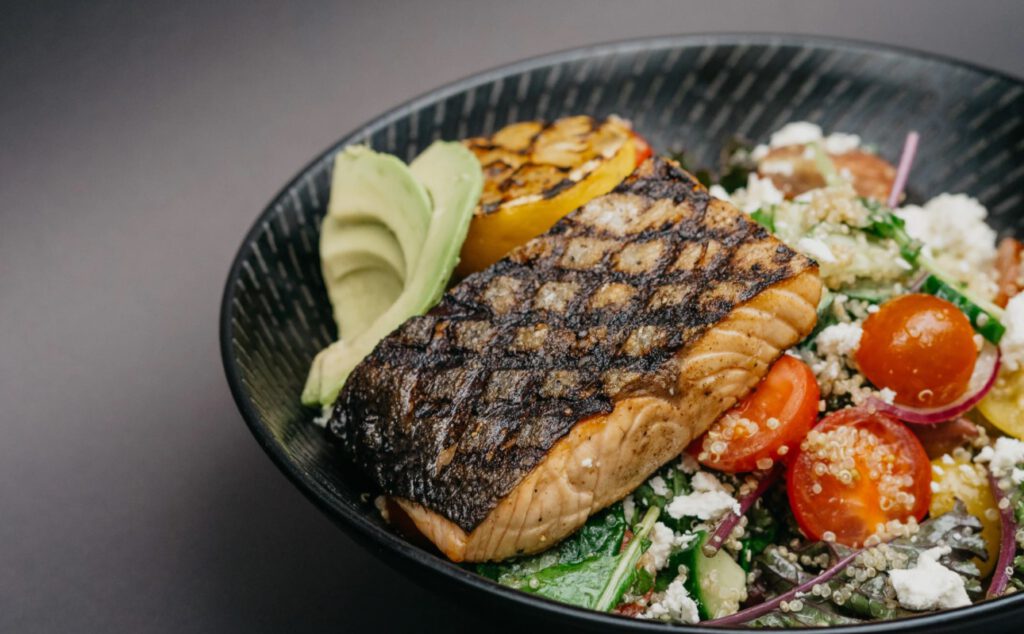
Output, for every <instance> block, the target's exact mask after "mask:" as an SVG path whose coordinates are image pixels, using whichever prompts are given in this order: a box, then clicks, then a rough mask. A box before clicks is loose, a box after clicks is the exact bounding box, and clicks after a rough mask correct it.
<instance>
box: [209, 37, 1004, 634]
mask: <svg viewBox="0 0 1024 634" xmlns="http://www.w3.org/2000/svg"><path fill="white" fill-rule="evenodd" d="M579 113H587V114H593V115H608V114H612V113H616V114H619V115H622V116H624V117H627V118H629V119H631V120H632V121H633V124H634V125H635V127H636V128H637V129H638V130H639V131H640V132H641V133H642V134H643V135H644V136H645V137H647V138H648V139H649V140H650V141H651V142H652V143H653V145H654V146H655V149H656V150H658V151H661V152H665V151H668V150H679V149H682V148H685V149H686V152H687V155H688V157H691V158H692V159H693V160H694V162H695V163H698V164H700V163H703V164H714V163H715V162H716V161H717V158H718V153H719V152H720V148H721V147H722V146H723V144H725V143H726V142H727V141H728V140H729V139H730V137H732V136H733V135H736V134H739V135H742V136H745V137H748V138H751V139H764V138H766V136H767V135H768V134H769V133H770V132H771V131H773V130H775V129H777V128H779V127H780V126H781V125H783V124H784V123H786V122H788V121H796V120H810V121H814V122H817V123H819V124H821V125H822V126H823V127H824V128H825V129H826V130H840V131H847V132H855V133H858V134H860V135H861V136H862V137H863V138H864V139H865V140H866V142H868V143H872V144H875V145H876V146H877V147H878V149H879V151H880V152H881V154H882V155H883V156H886V157H889V158H890V159H893V160H894V159H895V158H897V156H898V153H899V150H900V146H901V144H902V142H903V138H904V135H905V134H906V132H907V131H908V130H910V129H916V130H918V131H919V132H920V133H921V139H922V141H921V149H920V153H919V155H918V156H919V159H918V161H917V163H916V165H915V167H914V171H913V174H912V178H911V183H910V193H911V195H912V197H914V198H918V199H920V198H925V197H929V196H932V195H934V194H938V193H940V192H944V191H949V192H968V193H970V194H971V195H973V196H976V197H977V198H979V199H980V200H981V202H982V203H983V204H984V205H986V206H987V207H988V208H989V210H990V212H991V214H992V218H991V221H992V223H994V224H995V226H996V227H997V228H998V229H1000V230H1001V231H1004V232H1013V231H1016V230H1017V229H1018V227H1020V225H1021V223H1022V221H1024V214H1022V213H1021V212H1022V208H1024V203H1022V192H1024V162H1022V161H1021V158H1022V156H1024V119H1022V117H1024V84H1022V83H1021V81H1019V80H1017V79H1013V78H1010V77H1007V76H1004V75H1001V74H998V73H995V72H992V71H988V70H983V69H979V68H975V67H972V66H969V65H966V64H962V63H959V62H955V61H950V60H945V59H939V58H936V57H933V56H928V55H921V54H919V53H913V52H908V51H902V50H894V49H891V48H886V47H880V46H876V45H868V44H858V43H850V42H839V41H832V40H821V39H811V38H805V37H788V36H763V35H726V36H719V35H713V36H694V37H669V38H659V39H647V40H638V41H630V42H621V43H615V44H608V45H602V46H595V47H592V48H584V49H577V50H572V51H566V52H563V53H558V54H555V55H549V56H546V57H541V58H537V59H533V60H529V61H526V62H522V63H518V64H514V65H511V66H507V67H504V68H500V69H497V70H493V71H490V72H486V73H481V74H479V75H476V76H473V77H470V78H468V79H465V80H463V81H460V82H457V83H455V84H451V85H449V86H445V87H443V88H440V89H438V90H436V91H434V92H432V93H430V94H428V95H425V96H423V97H420V98H419V99H416V100H414V101H412V102H410V103H407V104H405V105H403V106H400V107H399V108H397V109H395V110H392V111H391V112H388V113H386V114H383V115H381V116H380V117H378V118H377V119H375V120H373V121H372V122H370V123H368V124H367V125H365V126H363V127H362V128H359V129H358V130H356V131H355V132H353V133H351V134H350V135H348V136H346V137H345V138H344V139H342V140H341V141H339V142H338V143H336V144H335V145H334V146H333V147H331V148H330V149H329V150H328V151H327V152H325V153H323V154H322V155H321V156H319V157H318V158H316V159H315V160H314V161H313V162H312V163H311V164H309V165H308V166H307V167H306V168H305V169H303V170H302V171H301V172H299V175H298V176H296V177H295V178H294V179H293V180H292V181H291V182H290V183H289V184H288V185H287V186H285V188H284V189H283V190H282V191H281V193H280V194H279V195H278V196H277V197H276V198H275V199H274V200H273V201H272V202H271V203H270V205H269V206H268V207H267V208H266V209H265V210H264V211H263V213H262V214H260V216H259V218H258V219H257V220H256V223H255V224H254V225H253V228H252V230H251V231H250V232H249V234H248V235H247V236H246V237H245V240H244V242H243V243H242V245H241V248H240V249H239V251H238V255H237V257H236V258H235V261H234V264H233V265H232V267H231V272H230V274H229V276H228V280H227V288H226V289H225V292H224V304H223V308H222V312H221V347H222V353H223V357H224V366H225V370H226V372H227V377H228V382H229V383H230V385H231V390H232V392H233V394H234V397H235V399H236V401H237V402H238V406H239V408H240V409H241V411H242V414H243V416H244V417H245V420H246V422H247V423H248V424H249V427H250V428H251V429H252V432H253V434H254V435H255V436H256V439H257V440H258V441H259V443H260V444H261V445H262V446H263V448H264V449H265V450H266V451H267V453H268V454H269V455H270V457H271V458H272V459H273V461H274V462H275V463H276V464H277V466H278V467H280V469H281V470H282V471H283V472H284V473H285V474H286V475H287V476H288V477H289V478H290V479H291V480H292V481H293V482H294V483H295V485H296V486H298V487H299V488H300V489H301V490H302V492H303V493H305V494H306V495H307V496H308V497H309V499H310V500H312V501H313V502H314V503H315V504H316V505H317V506H319V507H320V508H321V509H322V510H323V511H324V512H325V513H327V514H328V515H329V516H330V517H331V518H333V519H334V520H335V521H337V523H338V524H339V525H340V526H342V527H343V528H344V529H346V530H347V531H348V532H349V533H350V534H351V535H353V536H354V537H356V538H357V539H358V540H360V541H361V542H362V543H364V544H366V545H367V547H368V548H370V549H371V550H373V551H374V552H376V553H378V554H379V555H380V556H382V557H383V558H384V559H385V560H386V561H388V562H389V563H391V564H392V565H394V566H396V567H397V568H399V569H400V570H402V571H404V572H406V573H407V574H410V575H412V576H415V577H417V578H420V579H421V580H425V581H428V582H430V583H431V584H432V585H435V586H436V585H439V582H441V581H445V582H448V583H446V584H445V590H446V591H464V592H467V593H471V594H472V596H473V602H474V603H475V604H482V603H488V602H489V603H491V604H495V605H503V606H506V607H509V608H512V609H513V610H514V611H515V612H517V613H519V614H520V615H522V614H528V615H530V618H538V619H549V620H558V621H562V622H564V623H566V624H571V625H575V626H581V627H584V628H593V629H597V628H600V629H605V630H623V631H626V630H630V631H641V630H644V631H655V630H657V631H664V630H665V629H666V628H665V626H662V625H659V624H655V623H651V622H643V621H637V620H632V619H626V618H621V617H616V616H612V615H606V614H599V613H595V612H591V611H587V610H581V609H576V608H571V607H567V606H564V605H559V604H556V603H552V602H549V601H546V600H543V599H538V598H535V597H531V596H529V595H526V594H521V593H518V592H515V591H512V590H509V589H507V588H503V587H501V586H498V585H496V584H493V583H491V582H489V581H487V580H485V579H483V578H481V577H477V576H475V575H474V574H472V573H470V572H468V571H466V570H464V569H462V568H460V567H458V566H456V565H454V564H452V563H450V562H448V561H446V560H445V559H444V558H443V557H440V556H438V555H435V554H433V553H431V552H428V551H426V550H422V549H420V548H417V547H415V546H413V545H411V544H409V543H407V542H406V541H404V540H403V539H401V538H399V537H397V536H396V535H395V534H394V533H392V532H391V531H390V530H389V529H388V527H387V526H386V525H384V524H383V523H382V522H381V520H380V518H379V516H378V514H377V512H376V511H375V510H374V509H373V507H372V505H369V504H367V503H365V502H364V501H361V499H360V494H362V493H364V492H366V491H368V490H369V487H368V486H367V485H366V484H365V483H364V482H362V481H361V480H360V478H359V477H358V476H357V475H356V474H354V473H352V472H350V471H349V470H348V469H347V468H346V467H345V465H344V461H342V460H340V459H339V458H338V457H337V456H336V455H335V453H334V452H333V449H332V446H331V445H330V444H329V442H327V440H326V438H325V436H324V434H323V433H322V430H321V429H320V428H319V427H316V426H314V425H312V424H311V419H312V417H313V416H314V414H315V413H316V412H313V411H311V410H309V409H304V408H303V407H302V406H301V405H300V403H299V392H300V390H301V389H302V385H303V382H304V380H305V378H306V372H307V370H308V368H309V363H310V360H311V359H312V358H313V356H314V355H315V354H316V353H317V351H319V350H320V349H321V348H323V347H324V346H326V345H327V344H328V343H329V342H330V341H332V340H333V339H334V338H335V335H336V331H335V326H334V323H333V321H332V319H331V310H330V306H329V304H328V301H327V294H326V292H325V290H324V286H323V281H322V279H321V276H320V264H319V259H318V256H317V244H318V236H317V234H318V231H319V224H320V218H321V217H322V216H323V214H324V211H325V207H326V203H327V198H328V189H329V183H330V178H329V175H330V170H331V163H332V160H333V157H334V155H335V153H336V152H337V151H338V150H339V149H340V148H342V147H344V146H346V145H349V144H355V143H367V144H369V145H371V146H372V147H374V148H375V149H377V150H381V151H384V152H391V153H393V154H397V155H398V156H400V157H402V158H404V159H406V160H409V159H412V158H413V157H414V156H416V154H417V153H419V152H420V151H421V150H422V149H423V148H424V147H426V145H427V144H429V143H430V142H431V141H432V140H434V139H438V138H442V139H460V138H464V137H467V136H472V135H485V134H489V133H491V132H492V131H494V130H496V129H498V128H500V127H502V126H504V125H505V124H507V123H509V122H513V121H518V120H524V119H533V118H548V119H550V118H556V117H559V116H562V115H568V114H579ZM1021 619H1024V593H1022V594H1020V595H1017V596H1011V597H1008V598H1003V599H999V600H996V601H990V602H986V603H983V604H981V605H977V606H973V607H970V608H965V609H961V610H956V611H952V612H946V613H941V614H934V615H930V616H922V617H917V618H914V619H909V620H904V621H896V622H888V623H881V624H872V625H865V626H856V627H851V628H844V629H846V630H849V631H854V630H856V631H865V632H866V631H869V630H870V631H873V632H881V631H895V630H900V631H920V632H924V631H927V632H940V631H942V632H944V631H953V630H954V629H958V628H960V627H963V626H964V625H966V624H970V625H971V626H972V627H995V628H997V629H1000V630H1010V629H1016V627H1018V626H1019V621H1020V620H1021ZM1015 621H1016V623H1015ZM676 629H678V630H679V631H694V630H696V629H699V628H694V627H678V628H676ZM704 631H707V630H704Z"/></svg>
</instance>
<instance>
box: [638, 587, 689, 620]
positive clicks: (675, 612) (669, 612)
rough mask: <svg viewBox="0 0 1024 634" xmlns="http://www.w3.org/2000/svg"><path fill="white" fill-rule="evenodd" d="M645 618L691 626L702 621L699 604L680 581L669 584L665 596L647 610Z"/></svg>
mask: <svg viewBox="0 0 1024 634" xmlns="http://www.w3.org/2000/svg"><path fill="white" fill-rule="evenodd" d="M643 618H645V619H654V620H658V621H674V622H677V623H691V624H692V623H696V622H698V621H700V616H699V614H698V613H697V604H696V603H694V601H693V599H691V598H690V594H689V593H688V592H687V591H686V586H684V585H683V581H682V580H680V579H676V580H675V581H673V582H672V583H670V584H669V586H668V588H666V589H665V594H664V596H662V597H661V598H660V599H658V600H657V601H655V602H654V603H652V604H651V605H650V607H648V608H647V611H646V612H644V613H643Z"/></svg>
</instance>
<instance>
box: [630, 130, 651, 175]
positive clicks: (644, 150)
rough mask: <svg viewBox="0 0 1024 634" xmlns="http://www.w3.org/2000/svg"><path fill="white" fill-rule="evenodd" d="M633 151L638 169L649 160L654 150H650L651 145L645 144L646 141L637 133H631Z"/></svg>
mask: <svg viewBox="0 0 1024 634" xmlns="http://www.w3.org/2000/svg"><path fill="white" fill-rule="evenodd" d="M633 147H634V148H635V149H634V150H633V151H634V152H635V153H636V166H637V167H640V164H641V163H643V162H644V161H646V160H647V159H649V158H651V155H652V154H654V150H653V149H651V144H650V143H648V142H647V139H645V138H643V137H642V136H640V135H639V134H638V133H636V132H634V133H633Z"/></svg>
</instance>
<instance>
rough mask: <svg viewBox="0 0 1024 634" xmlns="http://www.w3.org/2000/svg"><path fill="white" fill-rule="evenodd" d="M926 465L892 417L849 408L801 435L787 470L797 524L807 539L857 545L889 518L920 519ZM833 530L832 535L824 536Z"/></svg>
mask: <svg viewBox="0 0 1024 634" xmlns="http://www.w3.org/2000/svg"><path fill="white" fill-rule="evenodd" d="M931 483H932V470H931V463H929V462H928V455H927V454H926V453H925V451H924V447H922V446H921V443H920V442H919V441H918V440H917V437H916V436H914V434H913V433H911V431H910V430H909V429H907V427H906V426H905V425H904V424H903V423H901V422H899V421H898V420H897V419H896V418H894V417H893V416H890V415H889V414H885V413H883V412H868V411H866V410H862V409H857V408H847V409H844V410H840V411H838V412H833V413H832V414H829V415H828V416H826V417H825V418H824V419H823V420H822V421H821V423H819V424H818V426H817V427H815V428H814V429H813V430H812V431H811V432H810V433H809V434H807V438H805V439H804V441H803V443H801V445H800V450H799V452H798V453H797V455H796V457H795V458H794V460H793V462H792V464H791V465H790V466H789V470H788V471H787V474H786V491H787V493H788V494H789V504H790V507H792V509H793V515H794V516H795V517H796V521H797V524H799V525H800V528H801V530H803V532H804V533H806V534H807V536H808V537H810V538H812V539H824V538H825V537H826V533H831V534H832V535H834V537H835V541H837V542H839V543H840V544H845V545H847V546H860V545H862V544H863V543H864V541H865V540H866V539H867V538H868V537H870V536H871V535H873V534H874V533H876V532H878V531H879V529H880V528H881V527H882V526H884V525H885V524H886V523H888V522H889V521H891V520H899V521H906V520H907V519H909V518H911V517H913V518H915V519H917V520H920V519H922V518H923V517H924V516H925V514H926V513H927V512H928V505H929V503H930V502H931ZM830 537H831V536H830Z"/></svg>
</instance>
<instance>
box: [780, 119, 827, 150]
mask: <svg viewBox="0 0 1024 634" xmlns="http://www.w3.org/2000/svg"><path fill="white" fill-rule="evenodd" d="M821 137H822V134H821V126H819V125H816V124H814V123H810V122H809V121H793V122H792V123H787V124H786V125H784V126H782V127H781V128H779V129H778V130H776V131H775V132H772V136H771V137H770V139H769V141H768V145H770V146H771V147H785V146H787V145H804V144H806V143H813V142H815V141H820V140H821Z"/></svg>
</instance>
